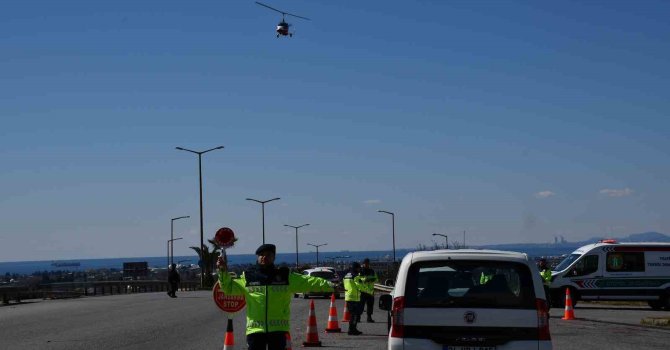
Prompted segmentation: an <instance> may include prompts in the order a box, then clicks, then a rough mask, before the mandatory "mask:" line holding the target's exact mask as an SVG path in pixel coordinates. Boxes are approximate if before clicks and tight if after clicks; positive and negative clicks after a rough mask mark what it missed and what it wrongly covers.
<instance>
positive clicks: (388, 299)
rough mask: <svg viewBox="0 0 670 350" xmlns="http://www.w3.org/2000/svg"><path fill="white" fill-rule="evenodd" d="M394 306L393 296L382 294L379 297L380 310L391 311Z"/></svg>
mask: <svg viewBox="0 0 670 350" xmlns="http://www.w3.org/2000/svg"><path fill="white" fill-rule="evenodd" d="M392 306H393V297H392V296H391V294H382V295H381V296H380V297H379V308H380V309H382V310H384V311H391V307H392Z"/></svg>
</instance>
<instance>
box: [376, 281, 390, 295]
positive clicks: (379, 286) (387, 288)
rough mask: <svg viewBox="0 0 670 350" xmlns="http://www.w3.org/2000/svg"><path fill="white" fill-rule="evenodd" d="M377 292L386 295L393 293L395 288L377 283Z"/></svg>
mask: <svg viewBox="0 0 670 350" xmlns="http://www.w3.org/2000/svg"><path fill="white" fill-rule="evenodd" d="M375 290H378V291H380V292H385V293H391V292H392V291H393V286H386V285H383V284H377V283H375Z"/></svg>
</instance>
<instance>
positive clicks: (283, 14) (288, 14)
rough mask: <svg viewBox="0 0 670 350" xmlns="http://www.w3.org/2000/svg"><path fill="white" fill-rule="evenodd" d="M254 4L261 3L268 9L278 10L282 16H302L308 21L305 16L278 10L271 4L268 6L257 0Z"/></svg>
mask: <svg viewBox="0 0 670 350" xmlns="http://www.w3.org/2000/svg"><path fill="white" fill-rule="evenodd" d="M256 4H258V5H261V6H263V7H267V8H269V9H270V10H272V11H276V12H279V13H281V14H282V16H293V17H297V18H302V19H306V20H308V21H310V19H309V18H307V17H302V16H298V15H294V14H292V13H288V12H284V11H280V10H277V9H276V8H274V7H272V6H268V5H266V4H264V3H262V2H258V1H256Z"/></svg>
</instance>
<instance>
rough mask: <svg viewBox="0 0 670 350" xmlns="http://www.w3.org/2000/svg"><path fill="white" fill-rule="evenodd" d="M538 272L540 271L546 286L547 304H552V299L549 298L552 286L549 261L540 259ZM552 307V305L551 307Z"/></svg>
mask: <svg viewBox="0 0 670 350" xmlns="http://www.w3.org/2000/svg"><path fill="white" fill-rule="evenodd" d="M537 268H538V270H540V276H541V277H542V283H543V284H544V294H546V295H545V297H546V298H547V303H549V304H551V298H550V297H549V286H551V269H550V268H549V265H547V259H545V258H542V259H540V261H539V263H538V264H537ZM550 306H551V305H550Z"/></svg>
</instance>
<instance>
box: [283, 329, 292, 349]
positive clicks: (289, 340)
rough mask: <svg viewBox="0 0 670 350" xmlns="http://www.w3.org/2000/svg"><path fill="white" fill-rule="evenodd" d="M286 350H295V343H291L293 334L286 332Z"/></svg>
mask: <svg viewBox="0 0 670 350" xmlns="http://www.w3.org/2000/svg"><path fill="white" fill-rule="evenodd" d="M284 349H286V350H293V342H292V341H291V332H286V347H285V348H284Z"/></svg>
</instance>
